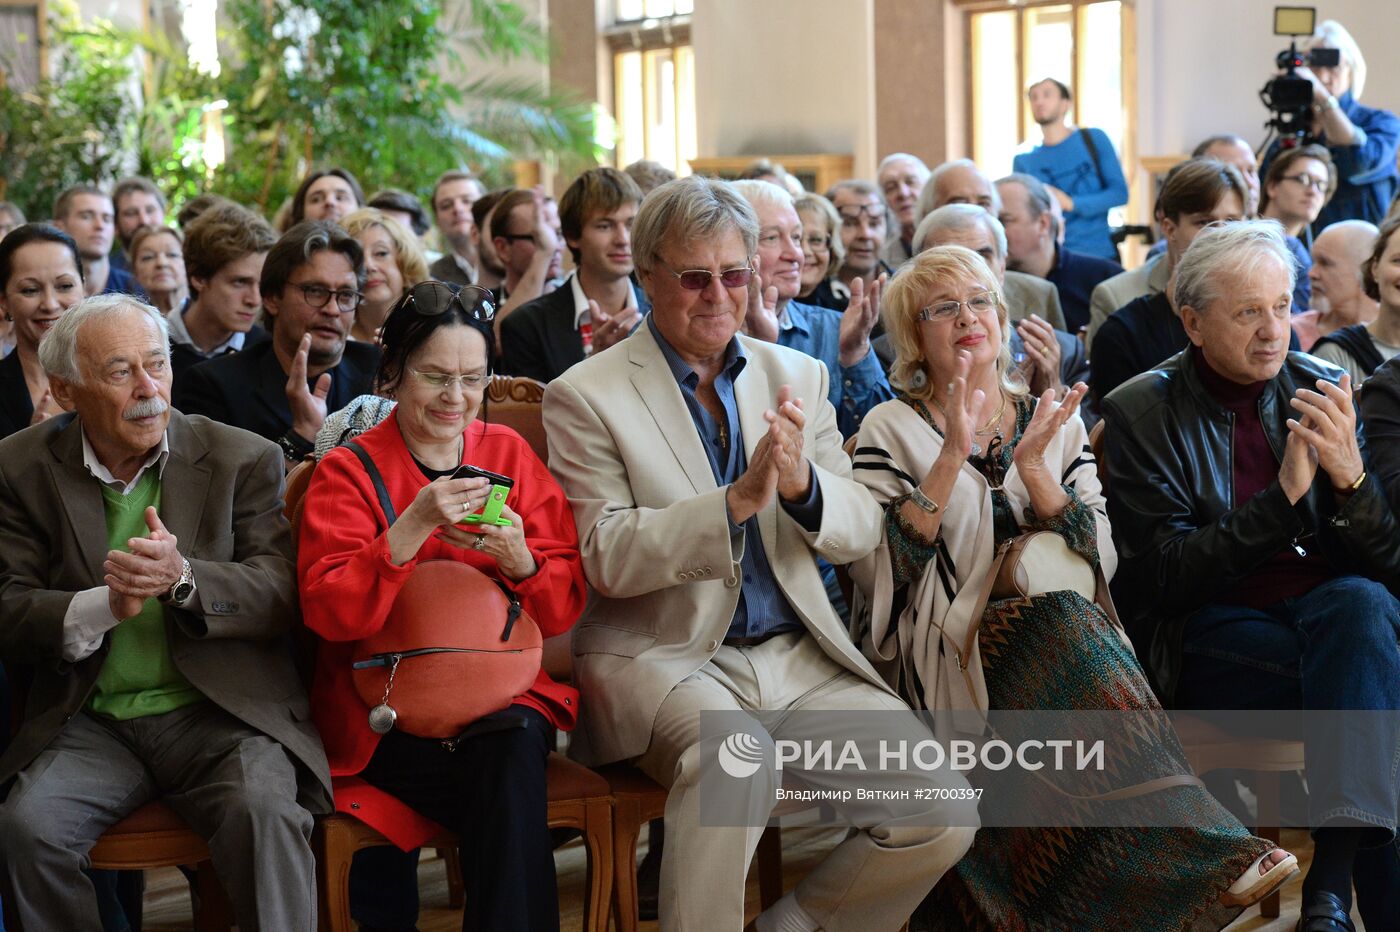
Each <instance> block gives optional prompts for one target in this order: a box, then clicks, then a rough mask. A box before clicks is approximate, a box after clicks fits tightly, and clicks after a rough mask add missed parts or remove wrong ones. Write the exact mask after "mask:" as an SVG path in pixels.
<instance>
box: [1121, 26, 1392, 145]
mask: <svg viewBox="0 0 1400 932" xmlns="http://www.w3.org/2000/svg"><path fill="white" fill-rule="evenodd" d="M1274 6H1275V4H1274V2H1273V0H1229V2H1228V3H1222V2H1220V0H1138V54H1139V76H1138V141H1139V146H1138V151H1139V152H1141V153H1142V154H1144V155H1164V154H1170V153H1175V152H1189V151H1190V150H1191V149H1192V148H1194V147H1195V145H1196V143H1197V142H1199V141H1200V140H1201V139H1202V138H1204V137H1206V136H1209V135H1211V134H1213V133H1222V132H1235V133H1239V134H1240V135H1242V136H1244V137H1245V138H1246V139H1248V140H1250V141H1251V142H1252V143H1254V144H1255V145H1256V146H1257V145H1258V144H1259V143H1260V142H1262V141H1263V139H1264V135H1265V130H1264V120H1265V119H1267V112H1266V111H1265V109H1264V105H1263V104H1261V103H1260V102H1259V96H1258V92H1259V88H1261V87H1263V86H1264V82H1265V81H1266V80H1268V78H1269V76H1270V75H1271V74H1273V70H1274V65H1273V62H1274V55H1275V54H1276V53H1277V52H1279V51H1280V50H1281V49H1285V48H1287V47H1288V43H1287V41H1286V40H1285V37H1283V36H1275V35H1274V34H1273V8H1274ZM1318 14H1319V17H1326V18H1330V19H1335V20H1337V21H1338V22H1340V23H1341V24H1342V25H1343V26H1346V27H1347V29H1348V30H1349V31H1350V32H1351V33H1352V35H1353V36H1355V37H1356V40H1357V43H1358V44H1359V45H1360V46H1361V52H1362V54H1363V55H1364V56H1365V57H1366V64H1367V66H1368V69H1369V75H1368V76H1367V78H1366V88H1365V93H1364V95H1363V97H1362V100H1361V102H1362V103H1364V104H1367V105H1368V106H1372V107H1384V108H1385V109H1387V110H1391V111H1395V112H1400V56H1396V55H1395V54H1394V50H1395V49H1396V48H1400V15H1397V12H1396V8H1395V7H1394V6H1393V5H1392V4H1391V3H1389V2H1387V0H1330V2H1329V3H1327V4H1326V5H1325V6H1322V5H1319V10H1318ZM1202 24H1208V28H1203V25H1202Z"/></svg>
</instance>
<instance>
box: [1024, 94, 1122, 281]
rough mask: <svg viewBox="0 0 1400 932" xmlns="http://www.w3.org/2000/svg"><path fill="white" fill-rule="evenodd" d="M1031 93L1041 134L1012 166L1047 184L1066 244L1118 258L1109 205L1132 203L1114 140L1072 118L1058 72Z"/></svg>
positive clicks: (1092, 253) (1033, 110)
mask: <svg viewBox="0 0 1400 932" xmlns="http://www.w3.org/2000/svg"><path fill="white" fill-rule="evenodd" d="M1027 96H1028V97H1029V99H1030V104H1031V116H1032V117H1034V118H1035V121H1036V123H1038V124H1039V125H1040V132H1041V136H1042V139H1041V143H1040V145H1038V146H1036V147H1035V148H1034V149H1032V150H1031V151H1030V152H1025V153H1022V154H1021V155H1018V156H1016V158H1015V159H1014V160H1013V161H1012V163H1011V165H1012V170H1013V171H1017V172H1025V173H1026V174H1028V175H1034V176H1035V177H1037V178H1039V179H1040V180H1041V181H1043V182H1045V184H1046V185H1048V186H1049V188H1050V193H1051V194H1053V195H1054V196H1055V199H1056V200H1057V201H1059V202H1060V207H1061V209H1062V210H1063V211H1064V215H1065V246H1066V248H1068V249H1070V250H1071V251H1073V252H1078V253H1084V254H1086V255H1091V256H1099V257H1100V258H1103V259H1112V260H1113V261H1115V262H1116V261H1118V250H1117V249H1116V248H1114V245H1113V241H1112V240H1110V239H1109V236H1108V211H1109V210H1110V209H1111V208H1114V207H1118V206H1120V205H1122V204H1126V203H1128V183H1127V182H1126V181H1125V180H1124V179H1123V169H1122V168H1121V167H1120V166H1119V164H1118V154H1117V152H1115V151H1114V149H1113V143H1112V142H1110V141H1109V138H1108V136H1107V135H1105V134H1104V132H1103V130H1099V129H1078V128H1076V127H1074V126H1071V125H1070V124H1069V123H1068V121H1067V117H1068V115H1069V108H1070V102H1071V96H1070V91H1069V88H1068V87H1066V86H1065V85H1064V84H1061V83H1060V82H1059V81H1056V80H1055V79H1054V78H1046V79H1045V80H1043V81H1038V82H1037V83H1035V84H1032V85H1031V87H1030V90H1029V91H1028V92H1027Z"/></svg>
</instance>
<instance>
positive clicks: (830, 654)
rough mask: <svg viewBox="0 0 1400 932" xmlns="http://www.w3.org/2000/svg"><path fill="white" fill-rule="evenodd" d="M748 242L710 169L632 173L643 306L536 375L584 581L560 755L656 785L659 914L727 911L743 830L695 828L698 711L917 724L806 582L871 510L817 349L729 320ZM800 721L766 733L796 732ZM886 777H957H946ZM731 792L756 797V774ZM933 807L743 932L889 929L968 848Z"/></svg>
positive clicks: (708, 926)
mask: <svg viewBox="0 0 1400 932" xmlns="http://www.w3.org/2000/svg"><path fill="white" fill-rule="evenodd" d="M757 236H758V223H757V220H756V218H755V216H754V213H753V210H752V208H751V207H749V205H748V203H747V202H746V201H745V200H744V199H743V198H742V197H740V196H739V195H738V194H737V193H736V192H735V191H734V190H733V189H732V188H731V187H730V186H729V185H728V184H726V183H724V182H716V181H712V180H708V179H703V178H699V177H690V178H684V179H680V180H678V181H673V182H670V183H669V184H666V185H663V186H662V187H660V188H658V189H656V190H655V191H653V192H652V193H651V194H650V195H649V196H648V197H647V199H646V201H645V202H644V203H643V205H642V209H641V211H640V213H639V214H638V215H637V220H636V223H635V226H634V228H633V255H634V260H635V262H636V265H637V271H638V274H639V277H640V279H641V283H642V286H643V288H645V289H646V292H647V295H648V296H649V297H650V298H651V301H652V313H651V315H650V316H649V317H648V318H647V322H646V323H645V324H644V325H642V326H640V327H638V328H637V330H636V331H635V332H634V333H633V334H632V335H631V336H630V337H628V338H627V339H626V340H624V341H622V342H621V343H618V344H617V345H615V346H613V347H612V348H610V349H608V350H606V351H605V352H602V353H599V354H597V355H595V356H593V357H591V358H589V359H588V360H585V361H584V362H582V363H579V364H578V365H576V366H574V367H573V368H571V369H570V370H569V371H567V372H566V373H564V375H563V376H561V377H560V378H558V379H556V380H555V381H553V382H552V383H550V386H549V388H548V389H547V390H546V392H545V400H544V419H545V427H546V429H547V431H548V434H549V447H550V468H551V469H552V470H554V472H555V474H556V475H557V476H558V478H559V481H560V482H561V484H562V485H563V487H564V490H565V491H566V492H567V493H568V495H569V499H570V501H571V502H572V503H573V509H574V518H575V521H576V522H577V524H578V529H579V539H580V549H581V551H582V554H583V560H584V567H585V570H586V572H587V574H588V579H589V583H590V586H591V587H592V590H593V592H592V597H591V598H590V600H589V605H588V608H587V609H586V611H585V613H584V616H583V618H582V620H581V621H580V623H579V626H578V627H577V628H576V629H575V632H574V639H573V650H574V658H575V659H574V674H575V678H576V682H577V683H578V685H579V688H580V690H581V691H582V694H583V695H582V702H581V716H582V718H581V723H580V729H579V731H578V732H577V733H576V734H575V739H574V744H573V751H574V753H575V754H576V755H577V756H578V757H579V758H580V759H582V760H583V761H584V762H585V763H590V764H600V763H607V762H610V761H619V760H630V761H633V762H635V763H636V764H637V765H638V766H639V767H641V768H642V769H643V770H644V771H645V772H646V773H648V774H649V775H650V776H652V777H653V778H654V779H656V780H657V781H658V782H660V783H662V784H663V785H665V786H667V787H669V789H670V794H669V796H668V799H667V804H666V829H667V830H666V849H665V855H664V857H663V859H662V868H661V902H660V918H661V924H662V928H663V929H667V930H681V929H685V930H688V929H705V930H712V929H717V930H738V929H739V928H740V926H741V925H742V924H743V914H744V912H743V910H744V876H745V873H746V871H747V865H748V863H749V860H750V859H751V857H752V855H753V851H754V848H755V847H756V845H757V843H758V837H759V835H760V834H761V832H762V826H761V825H754V824H752V823H750V825H749V827H747V828H745V827H738V828H726V827H716V826H713V825H706V824H704V818H703V816H702V811H701V803H700V797H701V793H700V791H699V785H700V781H701V774H702V773H704V772H705V771H706V769H707V768H709V767H710V765H712V764H713V763H714V761H715V751H716V748H715V746H714V745H712V744H707V743H703V742H702V736H701V731H700V713H701V712H702V711H709V710H724V711H735V712H744V713H751V714H755V716H756V715H757V713H759V712H762V711H772V710H787V711H789V712H792V713H797V712H803V713H807V712H817V711H828V710H851V711H855V710H865V711H881V712H884V713H886V714H885V715H884V716H883V717H882V718H881V721H882V722H886V721H887V722H889V723H890V724H889V725H888V726H887V728H888V731H889V733H888V734H885V735H879V736H873V737H890V736H891V735H896V736H900V737H908V736H913V735H915V734H918V733H921V732H922V733H923V734H924V735H927V732H924V731H922V728H923V726H922V725H920V724H919V723H918V722H917V721H916V720H915V719H914V717H913V716H912V715H909V714H907V707H906V706H905V705H904V704H903V703H902V702H901V701H900V700H899V699H898V698H897V697H896V696H895V695H894V693H893V692H892V691H891V690H890V689H889V688H888V687H887V686H886V685H885V683H884V681H883V680H882V679H881V678H880V676H879V675H878V674H877V673H876V672H875V670H874V669H873V668H872V667H871V666H870V664H869V663H868V662H867V661H866V660H865V658H864V657H863V656H862V655H861V653H860V651H859V649H858V648H857V647H856V645H854V644H853V643H852V642H851V640H850V638H849V637H848V635H847V632H846V631H845V630H844V629H843V627H842V626H841V623H840V621H839V620H838V618H837V616H836V613H835V612H834V611H833V609H832V607H831V604H830V602H828V600H827V596H826V591H825V589H824V587H823V585H822V580H821V575H820V573H819V572H818V570H817V565H816V559H815V558H816V557H822V558H825V559H826V560H828V561H829V562H831V563H848V562H850V561H851V560H854V559H856V558H858V557H860V556H862V555H863V554H866V553H868V552H869V551H870V550H872V549H874V547H875V546H876V545H877V543H878V542H879V539H880V535H881V534H882V533H883V527H884V522H883V516H882V514H881V511H880V508H879V507H878V506H877V505H876V504H875V503H874V500H873V499H872V498H870V496H869V495H868V494H867V493H866V492H865V491H864V489H862V488H861V487H860V486H859V485H857V484H856V483H854V482H852V481H851V479H850V462H849V460H848V459H847V457H846V455H845V454H844V453H843V452H842V450H841V436H840V433H839V431H838V430H837V427H836V413H835V410H834V409H833V408H832V407H831V404H830V402H829V401H827V379H828V378H829V375H828V373H827V371H826V369H825V367H824V366H822V365H821V364H820V363H819V362H817V361H816V360H813V359H811V358H810V357H807V356H804V355H803V354H800V353H797V352H795V351H792V350H788V349H786V348H784V347H781V346H776V345H772V344H767V343H763V342H760V341H755V340H750V339H748V338H746V337H742V336H739V335H738V332H739V329H740V325H741V324H742V322H743V319H744V316H745V314H746V313H747V310H748V307H749V306H750V302H752V301H755V300H758V296H757V294H756V290H755V289H754V287H753V286H754V277H753V275H752V257H753V255H754V253H755V248H756V245H757ZM799 718H800V716H798V715H793V716H791V717H790V721H791V722H793V723H794V724H792V725H791V726H790V727H791V729H792V730H791V731H787V730H785V729H787V728H788V727H789V726H788V725H786V724H785V725H783V726H776V727H774V728H772V729H771V730H770V737H773V738H800V737H804V736H805V734H804V733H803V731H802V729H803V727H804V726H803V725H800V724H796V722H797V721H798V719H799ZM806 721H810V719H807V720H806ZM872 740H873V738H872ZM791 766H792V765H789V769H788V771H787V772H788V773H790V772H791ZM867 776H869V777H870V778H871V779H875V780H879V779H882V777H881V776H880V775H862V779H863V780H864V779H865V778H866V777H867ZM723 779H729V778H727V777H726V778H723ZM883 779H886V780H890V781H897V780H899V779H903V780H905V781H907V780H911V779H919V780H926V781H928V783H929V785H933V786H938V787H940V788H961V787H963V786H965V784H964V783H963V780H962V778H961V777H960V776H956V775H946V774H932V775H929V774H926V775H921V776H919V777H915V776H913V775H908V774H905V775H899V774H888V775H885V776H884V777H883ZM884 785H886V786H894V785H896V783H895V782H889V783H886V784H884ZM905 785H908V784H907V782H906V783H905ZM726 786H729V787H734V788H733V789H732V790H730V792H732V793H736V794H737V793H744V792H746V790H745V789H743V787H744V786H745V784H743V783H742V782H741V781H739V780H730V782H729V783H728V784H726ZM747 787H748V789H747V792H748V793H749V794H750V802H751V803H753V804H756V805H757V807H758V808H759V810H760V811H761V812H764V813H766V812H768V811H769V810H770V809H771V807H772V805H773V802H774V795H773V786H772V783H771V776H770V779H769V780H765V779H757V780H753V781H751V782H750V783H749V784H747ZM765 793H766V798H765V795H764V794H765ZM947 813H948V810H944V809H939V808H937V807H936V806H933V805H929V804H927V803H915V804H913V805H912V807H911V808H909V809H905V810H902V811H901V812H900V814H899V818H900V819H901V821H900V823H899V824H895V823H894V821H893V820H889V821H886V822H883V823H881V824H879V825H875V826H873V827H870V828H868V829H867V830H862V831H859V832H857V833H856V834H854V835H853V836H851V837H850V838H849V839H848V840H847V841H845V842H844V843H842V844H841V845H840V846H839V847H837V848H836V850H835V851H833V852H832V853H831V855H830V856H828V857H827V859H826V860H825V861H823V862H822V864H821V865H819V866H818V867H817V868H816V869H815V870H814V871H812V873H811V874H809V875H808V876H807V877H806V878H804V879H803V881H802V882H801V883H800V884H799V885H798V887H797V889H796V891H795V892H794V894H789V895H788V896H786V897H784V898H783V899H782V900H781V901H780V902H779V903H778V904H776V905H775V906H774V907H773V908H772V909H770V910H768V911H767V912H765V913H764V914H763V915H762V916H760V917H759V919H758V921H757V928H758V929H759V930H761V932H768V930H773V929H816V928H823V929H828V930H836V929H872V930H873V929H889V930H894V929H896V928H898V927H899V925H900V924H901V923H902V922H904V921H905V920H906V919H907V918H908V916H909V914H910V913H911V912H912V911H913V909H914V907H915V906H917V904H918V903H919V902H920V900H922V899H923V897H924V895H925V894H926V893H927V891H928V890H929V889H931V888H932V886H933V884H934V883H935V882H936V881H937V880H938V878H939V877H940V876H941V875H942V873H943V872H944V871H945V870H946V869H947V868H948V867H949V866H951V865H952V864H953V863H955V862H956V861H957V860H958V858H960V857H961V856H962V854H963V853H964V852H965V851H966V849H967V847H968V845H969V844H970V843H971V839H972V834H973V831H974V829H973V828H970V827H968V826H970V825H975V816H973V817H972V819H971V820H969V819H968V814H967V810H966V807H964V808H963V810H962V811H961V812H959V814H958V815H957V816H955V817H953V818H956V819H958V820H960V822H961V826H962V827H948V826H946V825H939V824H931V823H933V822H934V821H936V820H938V819H939V818H940V817H941V816H942V815H944V814H947Z"/></svg>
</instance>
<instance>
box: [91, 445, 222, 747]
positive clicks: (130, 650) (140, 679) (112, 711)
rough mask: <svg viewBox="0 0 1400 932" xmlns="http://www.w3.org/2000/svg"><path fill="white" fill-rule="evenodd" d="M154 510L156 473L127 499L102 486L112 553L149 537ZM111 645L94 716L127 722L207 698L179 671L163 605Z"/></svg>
mask: <svg viewBox="0 0 1400 932" xmlns="http://www.w3.org/2000/svg"><path fill="white" fill-rule="evenodd" d="M148 506H150V507H154V508H156V509H157V510H159V509H160V476H159V475H158V474H157V473H156V470H155V469H154V468H151V469H147V470H146V474H145V475H144V476H142V477H141V481H140V482H138V483H137V484H136V487H135V488H134V489H132V490H131V491H130V492H128V493H127V494H126V495H123V494H122V493H121V492H120V491H118V490H117V489H113V488H111V487H109V486H107V485H106V484H104V485H103V486H102V508H103V511H104V512H105V513H106V516H107V548H108V549H109V550H122V551H128V550H129V548H128V547H127V545H126V542H127V541H128V540H130V539H131V538H133V537H145V536H146V534H147V533H148V531H149V529H148V528H147V527H146V517H145V515H146V508H147V507H148ZM107 640H108V643H109V645H110V647H109V650H108V651H107V659H106V660H105V661H104V662H103V664H102V671H101V672H100V673H99V674H98V675H97V687H96V689H95V691H94V692H93V694H92V700H91V701H90V703H89V707H90V708H91V709H92V711H93V712H96V713H97V714H98V715H104V716H106V717H107V718H113V719H117V720H120V721H124V720H126V719H132V718H141V717H142V716H146V715H160V714H162V713H165V712H173V711H175V710H176V709H179V708H181V707H183V706H187V705H190V704H192V703H195V702H200V701H202V700H203V699H204V695H203V694H202V693H200V691H199V690H197V689H195V688H194V687H193V686H191V685H190V681H189V680H187V679H185V678H184V676H182V675H181V673H180V671H179V670H178V669H176V667H175V661H174V660H173V659H172V658H171V656H170V641H169V639H168V638H167V637H166V631H165V610H164V608H163V607H162V606H161V604H160V602H158V601H157V600H155V599H147V600H146V601H145V604H143V605H142V606H141V611H140V612H139V613H138V614H137V615H135V616H134V617H132V618H128V619H127V620H126V621H123V622H121V623H120V624H118V625H117V626H116V627H115V628H113V629H112V630H111V631H109V632H108V634H107Z"/></svg>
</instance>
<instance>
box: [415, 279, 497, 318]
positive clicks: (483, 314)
mask: <svg viewBox="0 0 1400 932" xmlns="http://www.w3.org/2000/svg"><path fill="white" fill-rule="evenodd" d="M454 304H455V305H457V306H458V307H460V308H461V309H462V313H463V314H466V315H467V316H468V317H470V318H472V319H473V320H490V319H491V318H493V317H495V316H496V305H495V303H494V302H493V301H492V300H491V292H489V291H487V290H486V289H485V288H480V287H478V286H476V285H463V286H462V290H461V291H453V290H452V289H451V288H449V287H448V286H447V285H445V284H443V283H442V282H419V283H418V284H416V285H414V286H413V287H412V288H410V289H409V290H408V302H407V306H408V307H411V308H413V310H414V311H416V312H417V313H418V314H421V315H422V316H424V317H437V316H439V315H441V314H446V313H447V311H448V310H449V309H450V308H451V307H452V305H454Z"/></svg>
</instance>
